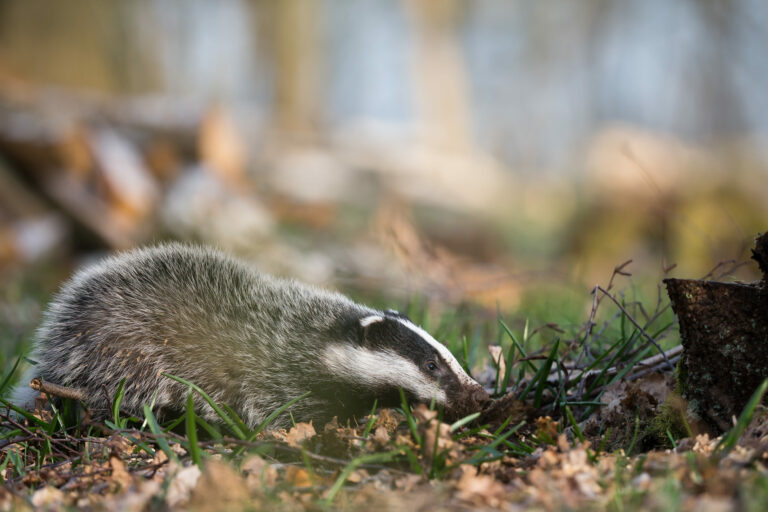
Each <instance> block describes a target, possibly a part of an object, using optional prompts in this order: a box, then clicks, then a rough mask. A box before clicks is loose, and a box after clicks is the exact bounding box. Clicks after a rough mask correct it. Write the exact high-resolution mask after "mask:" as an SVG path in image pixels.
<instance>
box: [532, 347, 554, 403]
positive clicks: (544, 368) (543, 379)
mask: <svg viewBox="0 0 768 512" xmlns="http://www.w3.org/2000/svg"><path fill="white" fill-rule="evenodd" d="M558 348H560V338H556V339H555V343H554V345H553V346H552V350H550V352H549V356H547V359H546V361H544V364H543V365H541V368H539V372H540V375H539V377H538V378H539V385H538V386H537V388H536V395H535V396H534V399H533V406H534V407H536V408H538V407H539V406H540V405H541V397H542V396H543V394H544V388H545V387H546V386H547V380H548V378H549V370H550V369H551V368H552V363H553V362H554V360H555V358H556V357H557V349H558ZM534 380H535V379H534Z"/></svg>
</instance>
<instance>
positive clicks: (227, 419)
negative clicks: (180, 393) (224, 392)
mask: <svg viewBox="0 0 768 512" xmlns="http://www.w3.org/2000/svg"><path fill="white" fill-rule="evenodd" d="M163 376H164V377H168V378H169V379H171V380H175V381H176V382H181V383H182V384H184V385H185V386H188V387H191V388H192V389H194V390H195V391H197V392H198V393H200V396H202V397H203V400H205V401H206V402H208V405H210V406H211V408H212V409H213V410H214V411H215V412H216V414H217V415H218V416H219V418H221V421H223V422H224V424H226V425H227V426H228V427H229V428H230V429H231V430H232V432H233V433H234V434H235V435H236V436H237V437H238V438H239V439H242V440H245V439H247V437H248V436H246V435H245V432H243V431H242V430H241V429H240V427H239V426H238V425H237V423H236V422H235V420H233V419H232V418H230V416H229V414H227V413H226V412H225V411H224V410H223V409H222V408H221V407H219V406H218V405H217V404H216V402H214V401H213V399H212V398H211V397H210V396H209V395H208V393H206V392H205V391H203V390H202V388H200V386H198V385H197V384H195V383H193V382H190V381H188V380H186V379H182V378H181V377H177V376H175V375H171V374H170V373H163Z"/></svg>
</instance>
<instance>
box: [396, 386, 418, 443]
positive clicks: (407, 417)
mask: <svg viewBox="0 0 768 512" xmlns="http://www.w3.org/2000/svg"><path fill="white" fill-rule="evenodd" d="M400 401H401V404H402V405H401V406H402V408H403V414H405V420H406V421H407V422H408V428H409V429H411V435H412V436H413V440H414V441H415V442H416V444H417V445H419V446H421V436H420V435H419V429H418V427H417V426H416V419H415V418H414V417H413V414H411V407H410V406H409V405H408V400H406V399H405V391H403V388H400Z"/></svg>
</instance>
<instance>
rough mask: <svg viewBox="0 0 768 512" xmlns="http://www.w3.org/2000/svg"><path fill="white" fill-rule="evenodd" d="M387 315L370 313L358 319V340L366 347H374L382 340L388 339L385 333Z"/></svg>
mask: <svg viewBox="0 0 768 512" xmlns="http://www.w3.org/2000/svg"><path fill="white" fill-rule="evenodd" d="M388 323H389V322H387V317H385V316H382V315H368V316H364V317H362V318H360V319H359V320H358V327H357V332H358V338H357V339H358V341H359V343H360V344H361V345H362V346H364V347H373V346H375V345H378V344H379V343H380V342H381V340H383V339H386V338H387V336H386V335H385V334H384V333H385V332H386V330H387V324H388Z"/></svg>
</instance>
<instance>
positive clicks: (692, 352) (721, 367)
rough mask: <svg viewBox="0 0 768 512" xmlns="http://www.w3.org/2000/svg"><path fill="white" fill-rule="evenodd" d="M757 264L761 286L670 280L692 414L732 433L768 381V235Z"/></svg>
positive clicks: (683, 383)
mask: <svg viewBox="0 0 768 512" xmlns="http://www.w3.org/2000/svg"><path fill="white" fill-rule="evenodd" d="M753 253H754V255H753V258H754V259H755V260H757V262H758V265H759V266H760V270H761V271H762V272H763V280H762V281H761V282H759V283H755V284H740V283H719V282H714V281H701V280H693V279H666V280H665V281H664V282H665V284H666V285H667V293H668V294H669V298H670V300H671V301H672V309H673V310H674V312H675V314H676V315H677V317H678V320H679V323H680V336H681V338H682V342H683V356H682V358H681V360H680V377H679V378H680V387H681V389H682V391H683V396H685V398H687V399H688V400H690V403H691V405H692V406H693V407H692V408H693V409H694V410H696V411H697V412H698V413H699V414H701V415H702V417H704V418H706V419H708V420H709V421H710V422H711V423H712V424H713V425H714V426H715V427H717V428H718V429H720V430H727V429H728V428H729V427H730V425H731V424H732V423H731V418H732V417H733V416H737V417H738V415H739V413H741V410H742V409H743V407H744V406H745V405H746V403H747V401H748V400H749V398H750V396H752V393H753V392H754V391H755V389H756V388H757V386H759V385H760V383H762V381H763V380H764V379H766V378H768V279H767V276H768V234H766V235H762V236H760V237H758V238H757V241H756V247H755V249H754V251H753Z"/></svg>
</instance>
